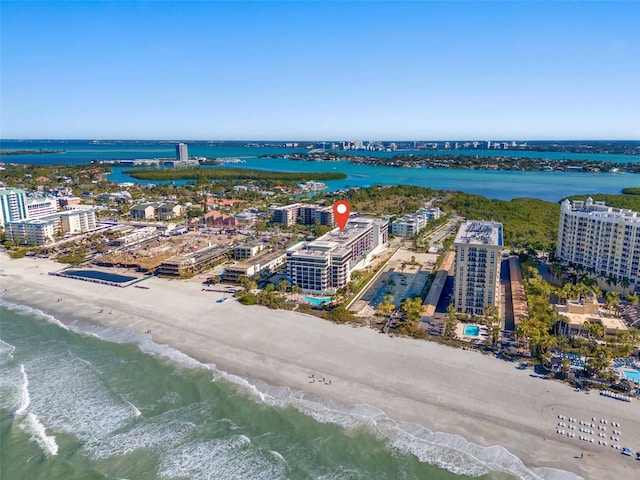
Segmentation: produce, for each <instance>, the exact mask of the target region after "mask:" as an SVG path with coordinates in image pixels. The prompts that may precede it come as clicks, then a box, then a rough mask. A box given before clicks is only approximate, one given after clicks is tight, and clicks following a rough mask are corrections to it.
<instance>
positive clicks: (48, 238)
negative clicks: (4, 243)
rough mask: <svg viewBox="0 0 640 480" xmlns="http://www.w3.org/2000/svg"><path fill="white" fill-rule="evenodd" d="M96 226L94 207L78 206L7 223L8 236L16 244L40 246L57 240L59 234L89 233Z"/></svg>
mask: <svg viewBox="0 0 640 480" xmlns="http://www.w3.org/2000/svg"><path fill="white" fill-rule="evenodd" d="M95 228H96V214H95V210H94V209H93V207H89V206H77V207H76V208H73V209H70V210H66V211H64V212H57V213H53V214H51V215H45V216H42V217H38V218H28V219H24V220H20V221H17V222H8V223H7V224H6V225H5V230H6V233H7V238H9V239H10V240H11V241H12V242H13V243H14V244H16V245H28V246H39V245H48V244H50V243H53V242H54V241H55V237H56V235H57V234H60V233H62V234H78V233H87V232H90V231H91V230H93V229H95Z"/></svg>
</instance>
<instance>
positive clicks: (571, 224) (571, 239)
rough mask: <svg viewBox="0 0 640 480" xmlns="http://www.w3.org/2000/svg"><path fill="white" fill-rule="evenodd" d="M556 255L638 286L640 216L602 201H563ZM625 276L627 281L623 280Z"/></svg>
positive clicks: (603, 274) (589, 270) (639, 277)
mask: <svg viewBox="0 0 640 480" xmlns="http://www.w3.org/2000/svg"><path fill="white" fill-rule="evenodd" d="M556 257H558V259H559V260H560V262H561V263H563V264H570V263H571V264H574V265H578V266H580V267H582V268H584V269H585V270H587V271H588V272H591V273H593V274H595V275H598V276H601V277H613V278H615V279H616V280H617V281H618V282H625V283H626V282H629V285H630V286H632V287H635V288H638V287H640V273H639V265H640V215H639V214H638V212H634V211H632V210H626V209H621V208H613V207H609V206H607V205H605V203H604V202H594V201H593V199H592V198H591V197H589V198H587V199H586V201H578V200H574V201H573V203H572V202H571V201H569V200H565V201H563V202H562V204H561V205H560V225H559V228H558V244H557V247H556ZM624 279H626V281H625V280H624Z"/></svg>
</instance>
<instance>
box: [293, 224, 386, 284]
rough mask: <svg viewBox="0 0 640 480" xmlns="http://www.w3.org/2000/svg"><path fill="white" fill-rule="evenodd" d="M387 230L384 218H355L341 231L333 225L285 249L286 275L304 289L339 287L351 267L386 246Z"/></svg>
mask: <svg viewBox="0 0 640 480" xmlns="http://www.w3.org/2000/svg"><path fill="white" fill-rule="evenodd" d="M388 230H389V224H388V221H387V220H382V219H367V218H356V219H351V220H349V222H348V223H347V225H346V227H345V229H344V231H342V232H341V231H340V229H338V228H335V229H333V230H332V231H330V232H329V233H327V234H325V235H323V236H321V237H319V238H317V239H316V240H314V241H312V242H300V243H298V244H296V245H294V246H292V247H290V248H289V249H288V250H287V276H288V277H289V280H290V281H291V283H292V284H293V285H298V286H299V287H300V288H302V289H303V290H304V291H305V292H310V293H331V292H333V291H335V290H336V289H338V288H342V287H344V286H345V285H347V283H349V281H350V280H351V272H352V271H353V270H355V269H357V268H362V267H364V266H365V265H367V264H368V263H369V262H370V260H371V258H372V256H373V255H375V254H377V253H380V252H382V251H384V250H385V249H386V248H387V246H388Z"/></svg>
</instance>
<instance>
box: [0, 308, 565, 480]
mask: <svg viewBox="0 0 640 480" xmlns="http://www.w3.org/2000/svg"><path fill="white" fill-rule="evenodd" d="M0 332H1V334H0V338H1V341H0V438H1V439H2V441H1V442H0V456H1V457H0V458H1V459H2V461H1V462H0V478H3V479H5V478H6V479H14V480H20V479H25V480H35V479H65V480H67V479H68V480H75V479H105V478H110V479H123V478H126V479H141V480H142V479H156V478H159V479H185V478H189V479H341V480H342V479H432V480H447V479H448V480H451V479H461V478H470V477H471V476H472V477H475V478H482V479H500V480H502V479H514V478H538V477H537V476H536V475H534V474H533V473H532V472H530V471H529V470H527V469H526V468H524V466H523V465H522V464H521V463H520V462H519V461H518V460H517V459H516V458H515V457H513V456H512V455H510V454H508V452H506V450H504V449H502V448H500V447H492V448H491V449H478V447H474V446H473V445H470V444H468V443H467V442H466V441H464V439H461V438H460V437H456V436H453V435H447V434H433V433H432V432H430V431H429V430H427V429H426V428H423V427H419V426H417V425H413V424H402V423H396V422H394V421H392V420H390V419H388V418H387V417H385V416H384V415H382V413H381V412H380V411H376V410H375V409H373V408H372V407H367V406H365V405H360V406H347V405H342V406H340V405H336V404H335V403H332V402H330V401H328V400H326V399H322V398H321V397H316V396H313V397H308V396H304V395H302V394H301V393H300V392H293V391H290V390H288V389H286V388H280V387H278V388H276V387H270V386H268V385H266V384H263V383H260V382H257V381H252V382H251V383H249V382H247V381H246V380H244V379H241V378H238V377H234V376H231V375H228V374H225V373H223V372H220V371H218V370H216V369H215V366H212V365H202V364H200V363H198V362H196V361H195V360H193V359H191V358H189V357H186V356H185V355H183V354H181V353H180V352H177V351H175V350H171V349H169V348H168V347H165V346H160V345H157V344H154V343H152V342H151V341H150V340H148V339H147V338H146V337H144V336H140V335H138V336H136V335H134V334H132V333H127V332H124V331H118V330H115V329H106V328H97V327H89V330H88V331H85V332H79V331H77V330H75V329H74V327H73V326H71V327H70V328H67V327H65V326H63V325H62V324H61V323H60V322H58V320H57V319H54V318H52V317H50V316H47V315H44V314H43V313H41V312H37V311H33V310H31V309H29V308H28V307H17V306H15V305H10V304H6V303H5V304H3V306H1V307H0ZM508 470H510V471H511V472H515V473H506V472H507V471H508ZM546 473H547V474H545V475H544V477H545V478H554V476H555V475H554V473H553V472H551V473H550V474H549V472H546ZM558 478H567V477H558Z"/></svg>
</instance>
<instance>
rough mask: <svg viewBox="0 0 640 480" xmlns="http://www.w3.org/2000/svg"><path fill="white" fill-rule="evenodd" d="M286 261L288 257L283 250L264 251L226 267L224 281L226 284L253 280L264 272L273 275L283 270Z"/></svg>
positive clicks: (223, 275)
mask: <svg viewBox="0 0 640 480" xmlns="http://www.w3.org/2000/svg"><path fill="white" fill-rule="evenodd" d="M236 248H237V247H236ZM234 253H235V252H234ZM286 260H287V255H286V254H285V252H283V251H282V250H268V251H264V252H262V253H259V254H257V255H252V256H250V257H246V258H245V259H244V260H242V261H239V262H236V263H234V264H233V265H230V266H228V267H225V269H224V273H223V274H222V279H223V280H224V281H225V282H237V281H239V280H240V279H241V278H251V277H253V276H255V275H258V274H260V273H262V272H267V273H273V272H275V271H276V270H278V269H280V268H282V266H283V265H284V264H285V263H286Z"/></svg>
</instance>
